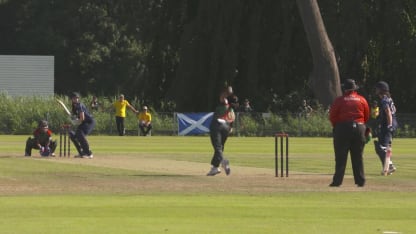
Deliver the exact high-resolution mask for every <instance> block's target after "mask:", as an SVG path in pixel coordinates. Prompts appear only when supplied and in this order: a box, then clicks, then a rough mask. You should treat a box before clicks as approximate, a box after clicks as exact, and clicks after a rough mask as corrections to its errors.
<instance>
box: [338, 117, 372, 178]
mask: <svg viewBox="0 0 416 234" xmlns="http://www.w3.org/2000/svg"><path fill="white" fill-rule="evenodd" d="M365 129H366V126H365V125H364V124H357V123H354V122H346V123H339V124H337V125H336V126H335V128H334V132H333V134H334V136H333V137H334V139H333V140H334V151H335V173H334V176H333V181H332V184H334V185H341V184H342V181H343V180H344V174H345V167H346V165H347V159H348V152H349V153H350V154H351V164H352V171H353V175H354V182H355V184H357V185H359V186H363V185H364V184H365V173H364V162H363V151H364V146H365V141H366V139H365Z"/></svg>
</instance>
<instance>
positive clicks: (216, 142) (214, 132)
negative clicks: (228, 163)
mask: <svg viewBox="0 0 416 234" xmlns="http://www.w3.org/2000/svg"><path fill="white" fill-rule="evenodd" d="M230 128H231V127H230V125H229V124H228V123H221V122H218V120H217V119H212V122H211V125H210V127H209V131H210V137H211V144H212V147H213V148H214V155H213V156H212V159H211V165H212V166H214V167H219V165H220V163H221V161H222V160H223V159H224V155H223V152H224V145H225V142H226V141H227V138H228V134H229V133H230Z"/></svg>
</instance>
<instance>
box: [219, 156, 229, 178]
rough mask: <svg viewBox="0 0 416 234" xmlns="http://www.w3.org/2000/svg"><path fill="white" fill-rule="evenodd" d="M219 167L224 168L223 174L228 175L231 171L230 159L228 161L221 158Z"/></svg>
mask: <svg viewBox="0 0 416 234" xmlns="http://www.w3.org/2000/svg"><path fill="white" fill-rule="evenodd" d="M221 167H222V168H223V169H224V171H225V174H226V175H227V176H228V175H230V173H231V168H230V161H228V160H227V159H223V160H222V161H221Z"/></svg>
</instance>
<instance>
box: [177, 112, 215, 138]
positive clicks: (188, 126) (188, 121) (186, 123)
mask: <svg viewBox="0 0 416 234" xmlns="http://www.w3.org/2000/svg"><path fill="white" fill-rule="evenodd" d="M213 115H214V112H209V113H178V114H177V117H178V135H180V136H186V135H198V134H205V133H209V125H210V123H211V120H212V116H213Z"/></svg>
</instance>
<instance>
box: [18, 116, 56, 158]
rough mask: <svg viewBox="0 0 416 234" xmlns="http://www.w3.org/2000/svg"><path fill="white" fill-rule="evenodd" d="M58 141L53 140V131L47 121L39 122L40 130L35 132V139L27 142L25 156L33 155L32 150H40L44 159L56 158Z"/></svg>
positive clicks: (37, 129) (29, 139)
mask: <svg viewBox="0 0 416 234" xmlns="http://www.w3.org/2000/svg"><path fill="white" fill-rule="evenodd" d="M56 146H57V143H56V140H52V131H51V130H50V129H49V126H48V122H47V121H46V120H41V121H39V125H38V128H36V130H35V131H34V132H33V137H29V138H28V139H27V141H26V149H25V156H28V157H29V156H31V155H32V149H38V150H39V151H40V155H41V156H43V157H48V156H55V153H54V152H55V149H56Z"/></svg>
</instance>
